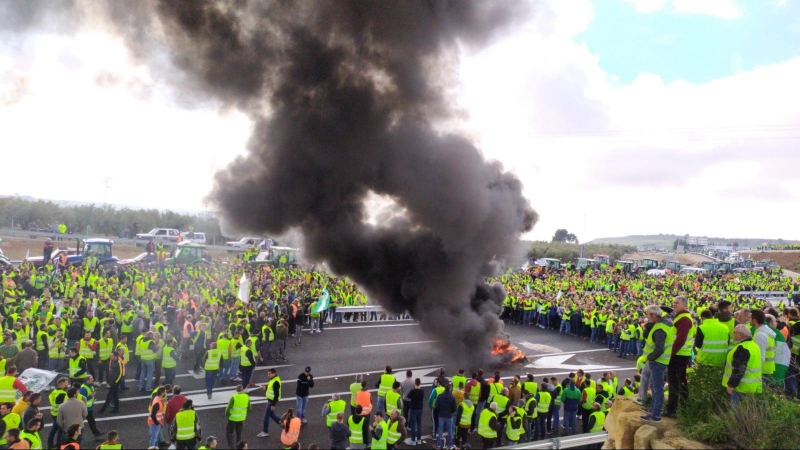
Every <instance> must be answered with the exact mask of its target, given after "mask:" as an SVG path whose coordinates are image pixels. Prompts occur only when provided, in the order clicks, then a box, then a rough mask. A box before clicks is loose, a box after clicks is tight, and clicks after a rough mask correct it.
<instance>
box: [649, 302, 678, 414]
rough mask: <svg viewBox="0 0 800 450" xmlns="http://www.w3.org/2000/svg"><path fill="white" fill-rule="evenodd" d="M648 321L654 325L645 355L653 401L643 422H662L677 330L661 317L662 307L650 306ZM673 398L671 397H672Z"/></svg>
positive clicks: (670, 322) (666, 319) (667, 318)
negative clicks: (665, 377) (667, 378)
mask: <svg viewBox="0 0 800 450" xmlns="http://www.w3.org/2000/svg"><path fill="white" fill-rule="evenodd" d="M644 313H645V315H646V316H647V320H648V321H649V322H650V323H652V324H653V329H652V330H650V334H648V335H647V341H646V342H645V346H644V355H645V357H646V358H647V364H649V365H650V390H651V391H652V392H653V400H652V402H651V403H650V413H649V414H647V415H644V416H642V419H643V420H647V421H650V422H661V406H662V405H663V404H664V372H666V370H667V367H668V366H669V360H670V357H671V356H672V355H671V353H672V352H671V349H672V343H673V342H674V341H675V328H674V327H673V326H672V320H670V319H669V317H661V313H662V310H661V307H660V306H658V305H649V306H648V307H647V308H645V309H644ZM670 397H671V395H670Z"/></svg>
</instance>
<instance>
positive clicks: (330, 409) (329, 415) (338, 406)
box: [322, 384, 361, 428]
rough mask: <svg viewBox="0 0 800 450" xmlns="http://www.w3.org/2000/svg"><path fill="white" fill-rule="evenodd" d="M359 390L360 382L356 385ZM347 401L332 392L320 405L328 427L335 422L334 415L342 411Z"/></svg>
mask: <svg viewBox="0 0 800 450" xmlns="http://www.w3.org/2000/svg"><path fill="white" fill-rule="evenodd" d="M358 388H359V390H361V384H359V385H358ZM346 406H347V403H346V402H345V401H344V400H342V399H341V398H339V394H333V395H332V396H331V398H330V399H329V400H328V401H327V402H325V405H323V406H322V415H323V416H325V425H326V426H327V427H328V428H330V427H331V426H332V425H333V423H334V422H336V415H337V414H339V413H340V412H344V409H345V407H346Z"/></svg>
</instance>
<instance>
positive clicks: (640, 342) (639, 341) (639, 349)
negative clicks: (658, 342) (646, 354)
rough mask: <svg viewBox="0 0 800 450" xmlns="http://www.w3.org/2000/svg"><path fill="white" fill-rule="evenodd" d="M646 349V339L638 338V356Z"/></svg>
mask: <svg viewBox="0 0 800 450" xmlns="http://www.w3.org/2000/svg"><path fill="white" fill-rule="evenodd" d="M643 351H644V341H641V340H638V339H637V340H636V357H637V358H638V357H640V356H642V352H643Z"/></svg>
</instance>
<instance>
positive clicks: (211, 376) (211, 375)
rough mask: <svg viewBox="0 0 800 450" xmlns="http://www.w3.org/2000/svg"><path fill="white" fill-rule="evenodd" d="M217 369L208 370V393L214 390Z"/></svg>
mask: <svg viewBox="0 0 800 450" xmlns="http://www.w3.org/2000/svg"><path fill="white" fill-rule="evenodd" d="M216 376H217V371H216V370H206V394H211V391H213V390H214V382H215V381H216Z"/></svg>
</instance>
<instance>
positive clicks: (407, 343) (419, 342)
mask: <svg viewBox="0 0 800 450" xmlns="http://www.w3.org/2000/svg"><path fill="white" fill-rule="evenodd" d="M431 342H439V341H414V342H395V343H392V344H369V345H362V346H361V348H367V347H390V346H392V345H411V344H429V343H431Z"/></svg>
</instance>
